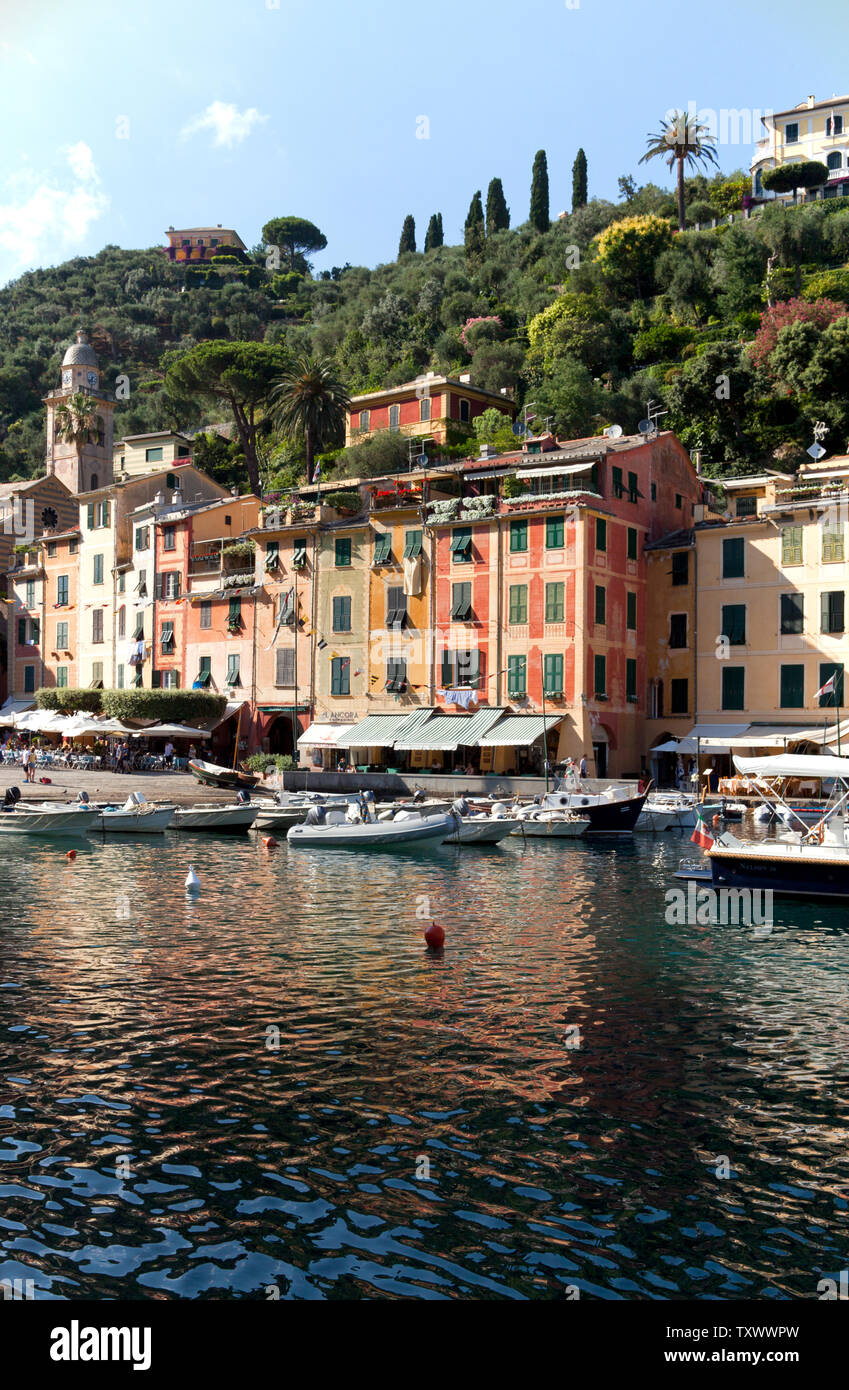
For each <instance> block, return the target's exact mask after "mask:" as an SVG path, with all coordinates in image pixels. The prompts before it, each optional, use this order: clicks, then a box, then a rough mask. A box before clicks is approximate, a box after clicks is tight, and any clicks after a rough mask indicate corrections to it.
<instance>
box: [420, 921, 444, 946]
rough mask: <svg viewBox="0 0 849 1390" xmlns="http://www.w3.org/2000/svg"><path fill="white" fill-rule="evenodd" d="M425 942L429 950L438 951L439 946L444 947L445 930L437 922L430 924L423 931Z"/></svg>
mask: <svg viewBox="0 0 849 1390" xmlns="http://www.w3.org/2000/svg"><path fill="white" fill-rule="evenodd" d="M424 937H425V941H426V942H427V944H428V946H430V948H431V950H433V951H438V950H439V948H440V946H444V945H445V930H444V928H443V927H441V926H440V925H439V923H438V922H431V924H430V926H429V927H427V928H426V930H425V934H424Z"/></svg>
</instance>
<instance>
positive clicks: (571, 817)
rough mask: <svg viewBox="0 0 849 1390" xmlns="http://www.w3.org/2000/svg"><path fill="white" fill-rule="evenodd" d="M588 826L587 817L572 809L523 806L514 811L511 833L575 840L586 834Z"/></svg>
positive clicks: (537, 837) (532, 836) (539, 837)
mask: <svg viewBox="0 0 849 1390" xmlns="http://www.w3.org/2000/svg"><path fill="white" fill-rule="evenodd" d="M589 828H590V821H589V818H588V817H587V816H579V815H576V814H575V812H573V811H568V810H554V809H552V808H551V807H546V806H523V807H521V808H520V809H519V811H517V813H516V826H515V828H514V829H513V831H512V832H511V833H512V834H513V835H523V836H530V837H531V838H532V839H555V840H575V839H578V838H579V837H580V836H581V835H586V833H587V831H588V830H589Z"/></svg>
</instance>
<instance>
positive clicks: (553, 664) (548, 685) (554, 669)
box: [542, 652, 563, 695]
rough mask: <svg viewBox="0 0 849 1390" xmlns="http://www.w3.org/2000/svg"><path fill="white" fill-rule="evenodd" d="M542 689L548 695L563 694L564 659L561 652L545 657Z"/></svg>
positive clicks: (551, 653)
mask: <svg viewBox="0 0 849 1390" xmlns="http://www.w3.org/2000/svg"><path fill="white" fill-rule="evenodd" d="M542 688H543V690H544V691H545V693H546V695H562V694H563V657H562V655H561V654H560V652H547V653H546V655H545V656H544V657H543V664H542Z"/></svg>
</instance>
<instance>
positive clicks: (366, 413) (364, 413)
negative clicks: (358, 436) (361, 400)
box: [360, 410, 371, 430]
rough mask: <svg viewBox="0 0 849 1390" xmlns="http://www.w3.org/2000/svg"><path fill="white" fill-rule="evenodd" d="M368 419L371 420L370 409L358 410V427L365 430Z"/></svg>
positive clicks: (367, 426) (367, 425)
mask: <svg viewBox="0 0 849 1390" xmlns="http://www.w3.org/2000/svg"><path fill="white" fill-rule="evenodd" d="M370 420H371V411H370V410H361V411H360V429H361V430H367V429H368V428H369V421H370Z"/></svg>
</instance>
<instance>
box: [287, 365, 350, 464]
mask: <svg viewBox="0 0 849 1390" xmlns="http://www.w3.org/2000/svg"><path fill="white" fill-rule="evenodd" d="M269 400H270V403H271V417H272V419H273V421H274V423H275V425H277V427H278V428H279V429H282V430H285V432H286V433H287V434H296V433H302V434H303V436H304V447H305V452H306V457H307V481H308V482H310V483H311V482H312V479H313V461H314V459H315V454H316V449H318V448H321V446H322V445H323V444H329V443H331V442H332V440H333V439H334V438H335V437H336V436H338V435H339V433H340V432H341V430H342V429H343V427H344V424H345V412H346V411H347V410H348V409H349V408H350V405H351V398H350V396H349V395H348V391H347V388H346V386H345V385H344V384H343V382H342V381H340V379H339V377H338V376H337V375H336V366H335V363H334V361H333V359H332V358H330V357H310V356H308V355H307V354H304V355H303V356H301V357H298V358H297V359H296V360H295V361H294V362H293V363H292V366H291V367H288V368H287V369H286V371H285V372H284V373H283V375H282V376H281V377H280V379H279V380H278V381H277V382H276V384H275V385H274V386H273V387H272V389H271V394H270V397H269Z"/></svg>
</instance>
